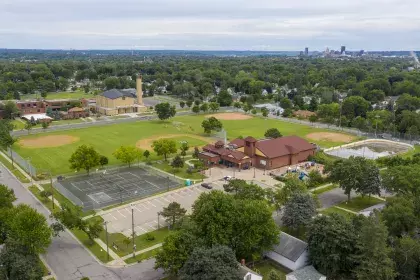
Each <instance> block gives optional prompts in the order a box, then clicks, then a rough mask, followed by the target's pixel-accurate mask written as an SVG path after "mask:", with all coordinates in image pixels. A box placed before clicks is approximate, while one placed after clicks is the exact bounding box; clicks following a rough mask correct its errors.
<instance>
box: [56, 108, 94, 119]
mask: <svg viewBox="0 0 420 280" xmlns="http://www.w3.org/2000/svg"><path fill="white" fill-rule="evenodd" d="M62 115H63V119H66V120H68V119H79V118H86V117H89V110H88V109H84V108H80V107H73V108H71V109H69V110H68V111H67V112H62Z"/></svg>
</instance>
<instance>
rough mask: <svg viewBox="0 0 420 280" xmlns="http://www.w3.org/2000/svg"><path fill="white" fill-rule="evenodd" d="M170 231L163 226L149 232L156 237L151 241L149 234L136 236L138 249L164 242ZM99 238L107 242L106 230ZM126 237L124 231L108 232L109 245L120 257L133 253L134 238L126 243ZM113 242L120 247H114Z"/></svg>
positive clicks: (135, 241)
mask: <svg viewBox="0 0 420 280" xmlns="http://www.w3.org/2000/svg"><path fill="white" fill-rule="evenodd" d="M169 233H170V232H169V230H168V229H167V228H166V227H165V228H161V229H158V230H155V231H151V232H149V234H150V235H151V236H153V237H154V238H155V239H154V240H150V241H149V240H147V234H142V235H139V236H136V237H135V238H134V243H135V244H136V251H140V250H143V249H146V248H149V247H151V246H153V245H156V244H159V243H162V242H163V240H164V239H165V237H167V236H168V235H169ZM99 238H101V239H102V241H104V242H105V243H106V233H105V231H103V232H102V233H101V235H100V237H99ZM124 239H126V237H125V235H123V234H122V233H113V234H108V244H109V247H110V248H112V250H113V251H114V252H115V253H117V254H118V256H120V257H123V256H126V255H129V254H132V253H133V243H132V239H131V238H128V239H129V240H130V241H131V242H130V243H129V244H125V243H124V242H123V240H124ZM113 244H115V245H116V247H117V248H118V249H115V248H113V246H112V245H113Z"/></svg>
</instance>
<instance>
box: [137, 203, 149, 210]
mask: <svg viewBox="0 0 420 280" xmlns="http://www.w3.org/2000/svg"><path fill="white" fill-rule="evenodd" d="M139 205H140V206H143V207H144V208H146V209H147V210H149V209H150V208H149V207H146V205H144V203H142V204H139Z"/></svg>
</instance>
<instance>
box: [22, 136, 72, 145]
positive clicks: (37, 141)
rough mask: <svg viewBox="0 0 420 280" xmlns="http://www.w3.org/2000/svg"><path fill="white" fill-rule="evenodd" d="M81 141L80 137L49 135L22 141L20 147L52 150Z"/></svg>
mask: <svg viewBox="0 0 420 280" xmlns="http://www.w3.org/2000/svg"><path fill="white" fill-rule="evenodd" d="M77 141H79V138H78V137H75V136H70V135H48V136H40V137H37V138H32V139H21V140H19V145H21V146H22V147H24V148H51V147H60V146H64V145H68V144H71V143H74V142H77Z"/></svg>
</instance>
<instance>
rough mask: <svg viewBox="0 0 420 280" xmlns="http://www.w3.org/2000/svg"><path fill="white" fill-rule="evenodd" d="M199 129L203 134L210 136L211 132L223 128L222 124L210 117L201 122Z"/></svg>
mask: <svg viewBox="0 0 420 280" xmlns="http://www.w3.org/2000/svg"><path fill="white" fill-rule="evenodd" d="M201 127H202V128H204V133H207V134H210V133H211V132H212V131H213V130H215V131H220V130H221V129H222V128H223V124H222V122H221V121H219V120H218V119H216V118H215V117H210V118H207V119H205V120H203V122H202V123H201Z"/></svg>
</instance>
